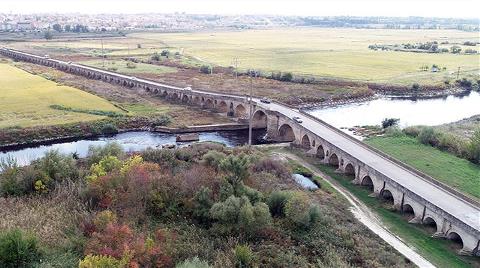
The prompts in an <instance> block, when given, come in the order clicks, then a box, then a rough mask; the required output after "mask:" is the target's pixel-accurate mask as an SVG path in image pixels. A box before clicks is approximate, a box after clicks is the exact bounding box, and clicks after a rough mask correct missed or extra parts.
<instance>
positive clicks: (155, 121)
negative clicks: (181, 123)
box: [151, 114, 172, 127]
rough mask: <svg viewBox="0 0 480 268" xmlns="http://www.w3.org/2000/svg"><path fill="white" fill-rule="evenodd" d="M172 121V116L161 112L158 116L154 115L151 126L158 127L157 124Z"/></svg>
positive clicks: (164, 124) (163, 124)
mask: <svg viewBox="0 0 480 268" xmlns="http://www.w3.org/2000/svg"><path fill="white" fill-rule="evenodd" d="M171 122H172V118H171V117H170V116H169V115H166V114H162V115H160V116H159V117H156V118H154V119H153V120H152V123H151V126H152V127H158V126H166V125H168V124H170V123H171Z"/></svg>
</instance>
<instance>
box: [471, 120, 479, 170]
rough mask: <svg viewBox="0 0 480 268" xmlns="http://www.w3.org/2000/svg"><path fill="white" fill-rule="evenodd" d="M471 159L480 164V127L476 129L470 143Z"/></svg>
mask: <svg viewBox="0 0 480 268" xmlns="http://www.w3.org/2000/svg"><path fill="white" fill-rule="evenodd" d="M468 148H469V152H470V160H472V162H474V163H477V164H480V128H478V129H477V130H475V132H474V133H473V136H472V137H471V138H470V144H469V147H468Z"/></svg>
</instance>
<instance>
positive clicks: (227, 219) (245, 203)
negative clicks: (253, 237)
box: [210, 195, 271, 234]
mask: <svg viewBox="0 0 480 268" xmlns="http://www.w3.org/2000/svg"><path fill="white" fill-rule="evenodd" d="M210 216H211V217H212V219H214V220H217V221H218V222H219V223H220V224H221V225H222V227H223V231H226V232H231V231H240V230H242V231H244V232H246V233H247V234H254V233H255V232H256V231H258V230H260V229H262V228H265V227H267V226H269V225H270V224H271V215H270V212H269V210H268V206H267V205H266V204H265V203H261V202H257V203H256V204H255V206H252V204H251V203H250V201H249V200H248V198H247V197H246V196H243V197H241V198H239V197H235V196H233V195H232V196H230V197H229V198H227V200H225V201H224V202H218V203H215V204H214V205H213V206H212V208H211V209H210Z"/></svg>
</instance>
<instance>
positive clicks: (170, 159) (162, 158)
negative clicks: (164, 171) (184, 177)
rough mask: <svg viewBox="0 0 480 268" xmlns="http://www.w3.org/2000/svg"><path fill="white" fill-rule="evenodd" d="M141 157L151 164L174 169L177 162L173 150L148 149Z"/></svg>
mask: <svg viewBox="0 0 480 268" xmlns="http://www.w3.org/2000/svg"><path fill="white" fill-rule="evenodd" d="M141 156H142V158H143V159H144V160H145V161H147V162H153V163H157V164H160V165H162V166H167V167H174V166H176V165H177V162H178V160H177V158H176V156H175V152H174V151H173V150H165V149H151V148H148V149H147V150H145V151H143V152H142V154H141Z"/></svg>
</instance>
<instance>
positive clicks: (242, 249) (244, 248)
mask: <svg viewBox="0 0 480 268" xmlns="http://www.w3.org/2000/svg"><path fill="white" fill-rule="evenodd" d="M234 253H235V260H236V263H235V266H236V267H239V268H247V267H252V264H253V260H254V258H255V256H254V255H253V252H252V250H251V249H250V246H248V245H238V246H236V247H235V249H234Z"/></svg>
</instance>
